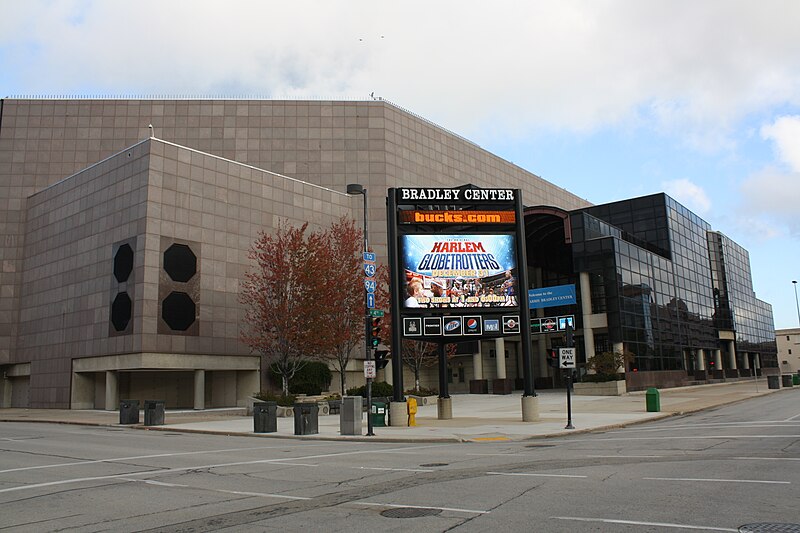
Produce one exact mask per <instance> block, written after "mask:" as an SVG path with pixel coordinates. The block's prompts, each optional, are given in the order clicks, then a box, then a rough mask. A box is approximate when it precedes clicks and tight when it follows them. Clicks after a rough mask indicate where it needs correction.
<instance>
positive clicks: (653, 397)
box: [645, 387, 661, 413]
mask: <svg viewBox="0 0 800 533" xmlns="http://www.w3.org/2000/svg"><path fill="white" fill-rule="evenodd" d="M645 402H646V403H647V412H648V413H658V412H659V411H661V396H660V395H659V393H658V389H656V388H652V387H651V388H649V389H647V392H646V393H645Z"/></svg>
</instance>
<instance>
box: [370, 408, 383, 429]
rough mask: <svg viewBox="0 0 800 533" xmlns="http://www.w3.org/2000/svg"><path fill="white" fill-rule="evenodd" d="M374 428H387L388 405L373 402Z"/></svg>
mask: <svg viewBox="0 0 800 533" xmlns="http://www.w3.org/2000/svg"><path fill="white" fill-rule="evenodd" d="M372 427H386V404H385V403H383V402H372Z"/></svg>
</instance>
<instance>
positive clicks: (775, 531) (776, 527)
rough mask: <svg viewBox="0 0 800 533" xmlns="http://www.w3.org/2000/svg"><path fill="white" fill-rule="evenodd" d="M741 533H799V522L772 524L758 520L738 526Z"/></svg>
mask: <svg viewBox="0 0 800 533" xmlns="http://www.w3.org/2000/svg"><path fill="white" fill-rule="evenodd" d="M739 531H740V532H741V533H800V524H774V523H770V522H759V523H757V524H745V525H743V526H739Z"/></svg>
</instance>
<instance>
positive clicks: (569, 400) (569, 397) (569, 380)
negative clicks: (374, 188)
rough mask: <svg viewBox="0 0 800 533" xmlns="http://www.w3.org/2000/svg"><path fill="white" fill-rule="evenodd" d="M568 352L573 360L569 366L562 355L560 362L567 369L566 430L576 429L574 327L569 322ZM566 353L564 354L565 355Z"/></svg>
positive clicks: (567, 328)
mask: <svg viewBox="0 0 800 533" xmlns="http://www.w3.org/2000/svg"><path fill="white" fill-rule="evenodd" d="M566 330H567V346H568V348H567V350H565V352H567V351H568V353H569V356H570V358H571V360H570V362H569V364H567V363H566V361H565V356H564V355H560V356H559V360H560V362H561V363H560V364H561V366H562V367H566V369H567V425H566V426H565V427H564V429H575V426H573V425H572V395H571V392H572V369H573V368H575V347H574V346H575V343H574V342H573V340H572V339H573V337H572V325H571V324H570V323H569V322H567V327H566ZM563 353H564V352H562V354H563Z"/></svg>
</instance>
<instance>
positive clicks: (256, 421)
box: [253, 402, 278, 433]
mask: <svg viewBox="0 0 800 533" xmlns="http://www.w3.org/2000/svg"><path fill="white" fill-rule="evenodd" d="M276 431H278V402H255V403H253V433H275V432H276Z"/></svg>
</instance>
